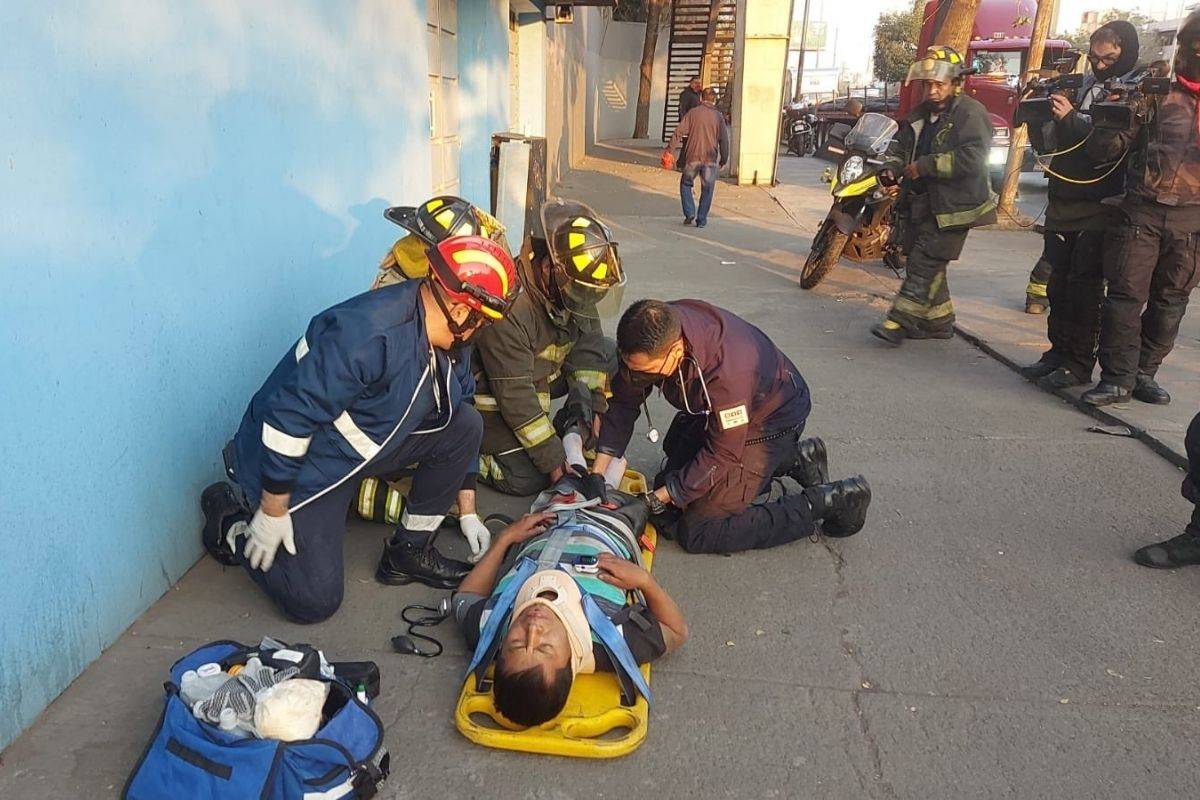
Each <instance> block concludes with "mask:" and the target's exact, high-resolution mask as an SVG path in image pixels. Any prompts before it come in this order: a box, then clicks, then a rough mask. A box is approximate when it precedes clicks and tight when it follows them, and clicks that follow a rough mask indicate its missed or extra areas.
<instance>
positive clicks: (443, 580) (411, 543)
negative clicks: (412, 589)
mask: <svg viewBox="0 0 1200 800" xmlns="http://www.w3.org/2000/svg"><path fill="white" fill-rule="evenodd" d="M470 571H471V565H470V564H468V563H467V562H465V561H459V560H457V559H454V558H446V557H445V556H444V555H442V554H441V553H440V552H438V549H437V548H436V547H434V546H433V533H432V532H425V531H409V530H405V529H404V528H397V529H396V532H395V533H394V534H392V537H391V538H390V539H388V540H387V541H386V542H385V543H384V545H383V555H382V556H380V557H379V568H378V569H376V570H375V580H377V581H379V582H380V583H386V584H387V585H388V586H400V585H402V584H405V583H412V582H413V581H416V582H418V583H423V584H425V585H426V586H432V587H433V588H435V589H454V588H456V587H457V586H458V584H460V583H462V579H463V578H465V577H467V573H468V572H470Z"/></svg>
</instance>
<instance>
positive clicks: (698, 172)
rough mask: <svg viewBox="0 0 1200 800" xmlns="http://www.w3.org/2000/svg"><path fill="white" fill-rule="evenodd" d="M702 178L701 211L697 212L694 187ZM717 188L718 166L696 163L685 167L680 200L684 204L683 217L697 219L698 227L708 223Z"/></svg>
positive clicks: (680, 180) (680, 183) (681, 180)
mask: <svg viewBox="0 0 1200 800" xmlns="http://www.w3.org/2000/svg"><path fill="white" fill-rule="evenodd" d="M697 176H699V178H700V209H699V210H698V211H697V210H696V198H695V197H693V196H692V186H693V185H695V183H696V177H697ZM716 188H717V165H716V164H704V163H702V162H699V161H697V162H694V163H691V164H686V165H684V167H683V175H682V176H681V177H680V178H679V199H680V201H682V203H683V216H685V217H687V218H688V219H695V220H696V224H697V225H703V224H704V223H706V222H708V209H709V208H710V207H712V199H713V190H714V189H716Z"/></svg>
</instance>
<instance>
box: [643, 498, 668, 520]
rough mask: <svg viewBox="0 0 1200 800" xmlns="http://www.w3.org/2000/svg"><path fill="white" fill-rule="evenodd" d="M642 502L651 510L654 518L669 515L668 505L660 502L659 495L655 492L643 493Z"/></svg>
mask: <svg viewBox="0 0 1200 800" xmlns="http://www.w3.org/2000/svg"><path fill="white" fill-rule="evenodd" d="M642 502H643V503H645V504H646V508H648V509H650V516H652V517H657V516H658V515H660V514H665V513H667V504H666V503H664V502H663V501H662V500H659V499H658V495H657V494H655V493H654V492H642Z"/></svg>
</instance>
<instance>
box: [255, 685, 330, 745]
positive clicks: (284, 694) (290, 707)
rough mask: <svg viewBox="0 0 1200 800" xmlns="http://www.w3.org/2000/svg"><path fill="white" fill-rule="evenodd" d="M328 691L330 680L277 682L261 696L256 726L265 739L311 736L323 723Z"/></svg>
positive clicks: (298, 738)
mask: <svg viewBox="0 0 1200 800" xmlns="http://www.w3.org/2000/svg"><path fill="white" fill-rule="evenodd" d="M328 695H329V685H328V684H326V683H322V682H321V681H312V680H308V679H307V678H293V679H292V680H290V681H284V682H283V683H280V684H276V685H275V686H273V687H271V688H270V689H269V690H267V691H266V692H265V693H263V694H262V695H261V696H260V697H259V700H258V705H257V706H256V707H255V709H254V729H255V730H256V731H257V732H258V735H259V736H260V737H261V738H263V739H278V740H280V741H282V742H295V741H298V740H300V739H311V738H312V737H313V734H315V733H316V732H317V728H319V727H320V726H321V708H322V707H324V705H325V698H326V697H327V696H328Z"/></svg>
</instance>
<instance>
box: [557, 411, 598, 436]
mask: <svg viewBox="0 0 1200 800" xmlns="http://www.w3.org/2000/svg"><path fill="white" fill-rule="evenodd" d="M572 428H576V429H578V431H579V435H580V436H582V437H583V441H584V444H585V445H586V444H587V440H588V437H589V436H590V435H591V432H592V430H591V429H592V417H591V415H590V414H589V413H588V412H587V411H586V410H585V409H584V407H583V406H581V405H579V404H578V403H568V404H567V405H565V406H563V407H562V408H560V409H559V410H558V413H557V414H555V415H554V432H555V433H557V434H558V438H560V439H561V438H562V437H564V436H566V435H567V434H568V433H570V432H571V429H572Z"/></svg>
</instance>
